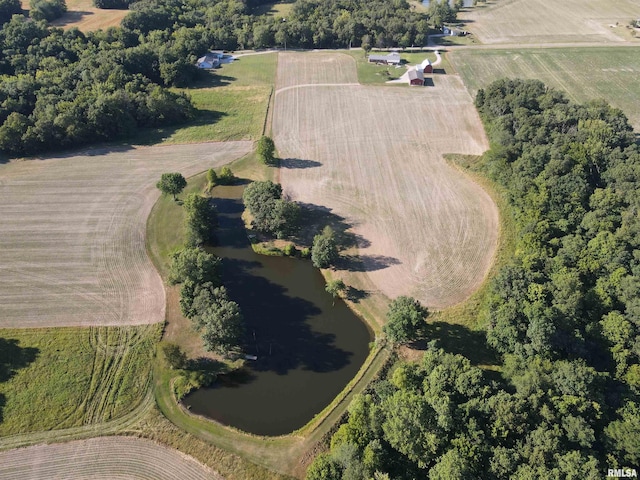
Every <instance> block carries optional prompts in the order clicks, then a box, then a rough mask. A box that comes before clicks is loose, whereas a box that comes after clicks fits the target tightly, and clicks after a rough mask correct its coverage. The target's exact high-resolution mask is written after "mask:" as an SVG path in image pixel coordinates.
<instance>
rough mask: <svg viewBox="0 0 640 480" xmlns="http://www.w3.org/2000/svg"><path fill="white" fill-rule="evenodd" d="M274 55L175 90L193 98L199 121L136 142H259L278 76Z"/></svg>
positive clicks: (256, 57) (246, 59)
mask: <svg viewBox="0 0 640 480" xmlns="http://www.w3.org/2000/svg"><path fill="white" fill-rule="evenodd" d="M276 59H277V55H276V54H275V53H268V54H260V55H248V56H244V57H240V58H238V59H237V60H235V61H234V62H233V63H230V64H225V65H223V66H222V67H221V68H219V69H216V70H214V71H212V72H202V79H201V80H200V81H199V82H197V83H196V84H194V85H192V86H191V87H189V88H183V89H174V90H175V91H179V92H184V93H186V94H188V95H189V96H190V97H191V101H192V103H193V105H194V106H195V107H196V109H197V110H198V113H197V115H196V118H195V119H194V120H192V121H191V122H190V123H188V124H186V125H182V126H178V127H165V128H159V129H149V130H146V131H144V132H142V133H141V134H140V136H139V138H138V139H137V141H138V142H141V143H196V142H213V141H222V142H224V141H230V140H257V139H258V138H259V137H260V136H261V135H262V131H263V128H264V124H265V117H266V115H267V109H268V105H269V101H270V98H271V93H272V90H273V84H274V82H275V74H276Z"/></svg>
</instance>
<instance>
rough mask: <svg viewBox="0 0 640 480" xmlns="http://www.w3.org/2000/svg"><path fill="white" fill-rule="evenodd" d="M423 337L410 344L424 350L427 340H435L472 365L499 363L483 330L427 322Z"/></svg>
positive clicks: (443, 347)
mask: <svg viewBox="0 0 640 480" xmlns="http://www.w3.org/2000/svg"><path fill="white" fill-rule="evenodd" d="M422 332H423V339H421V340H418V341H416V342H413V343H412V344H411V345H410V346H411V348H414V349H416V350H426V348H427V344H428V342H430V341H432V340H436V343H437V346H438V347H440V348H442V349H443V350H444V351H446V352H449V353H454V354H460V355H462V356H464V357H466V358H468V359H469V361H470V362H471V363H472V364H473V365H499V364H500V361H499V359H498V355H497V354H496V352H495V351H494V350H493V349H492V348H491V347H489V346H488V345H487V339H486V336H485V333H484V332H483V331H477V330H470V329H468V328H467V327H464V326H462V325H455V324H450V323H444V322H433V323H427V324H426V325H425V326H424V327H423V328H422Z"/></svg>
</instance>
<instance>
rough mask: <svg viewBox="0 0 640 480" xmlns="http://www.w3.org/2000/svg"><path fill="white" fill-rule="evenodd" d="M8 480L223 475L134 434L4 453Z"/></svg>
mask: <svg viewBox="0 0 640 480" xmlns="http://www.w3.org/2000/svg"><path fill="white" fill-rule="evenodd" d="M0 478H3V479H5V480H45V479H46V480H48V479H53V478H55V479H59V480H62V479H79V478H84V479H92V480H101V479H104V480H113V479H119V480H125V479H126V480H180V479H190V480H206V479H208V480H221V479H222V477H220V475H218V474H217V473H216V472H213V471H211V470H210V469H209V468H207V467H205V466H204V465H201V464H200V463H198V462H197V461H196V460H195V459H193V458H191V457H189V456H187V455H184V454H181V453H180V452H177V451H176V450H171V449H169V448H166V447H164V446H162V445H158V444H156V443H154V442H151V441H149V440H143V439H139V438H132V437H102V438H92V439H90V440H79V441H73V442H69V443H60V444H53V445H37V446H34V447H27V448H20V449H16V450H9V451H6V452H0Z"/></svg>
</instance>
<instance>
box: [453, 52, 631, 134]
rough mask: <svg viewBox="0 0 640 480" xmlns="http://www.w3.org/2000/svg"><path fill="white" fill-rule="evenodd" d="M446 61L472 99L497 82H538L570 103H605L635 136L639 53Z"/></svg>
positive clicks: (461, 55) (457, 56) (492, 55)
mask: <svg viewBox="0 0 640 480" xmlns="http://www.w3.org/2000/svg"><path fill="white" fill-rule="evenodd" d="M449 60H450V61H451V63H452V64H453V65H454V66H455V68H456V70H457V71H458V73H460V75H461V76H462V78H463V79H464V83H465V85H466V86H467V87H468V88H469V91H470V93H471V94H472V95H475V93H476V92H477V90H478V89H479V88H482V87H485V86H486V85H488V84H489V83H491V82H492V81H494V80H497V79H499V78H505V77H506V78H533V79H538V80H541V81H543V82H544V83H545V84H546V85H548V86H550V87H554V88H557V89H559V90H562V91H563V92H565V93H566V94H567V97H568V98H570V99H571V100H573V101H575V102H585V101H587V100H593V99H598V98H603V99H605V100H606V101H607V102H608V103H610V104H611V105H613V106H615V107H618V108H620V109H622V111H624V112H625V114H626V115H627V117H629V120H630V121H631V124H632V125H633V126H634V128H635V129H636V131H640V49H636V48H626V47H601V48H596V47H589V48H562V49H559V48H530V49H495V50H494V49H492V50H472V49H465V50H455V51H452V52H450V54H449Z"/></svg>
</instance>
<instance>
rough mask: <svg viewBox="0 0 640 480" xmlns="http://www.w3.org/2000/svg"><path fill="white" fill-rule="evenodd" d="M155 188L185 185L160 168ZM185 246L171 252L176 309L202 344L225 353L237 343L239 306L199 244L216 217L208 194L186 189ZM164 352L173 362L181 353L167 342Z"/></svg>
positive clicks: (169, 190)
mask: <svg viewBox="0 0 640 480" xmlns="http://www.w3.org/2000/svg"><path fill="white" fill-rule="evenodd" d="M157 186H158V188H159V189H160V190H162V192H163V193H165V194H171V195H174V199H175V198H176V197H175V195H177V194H179V193H180V192H181V191H182V190H183V189H184V187H185V186H186V181H185V180H184V177H183V176H182V175H181V174H179V173H165V174H162V176H161V180H160V181H159V182H158V185H157ZM182 205H183V208H184V211H185V237H186V246H185V247H184V248H182V249H180V250H178V251H176V252H174V253H173V254H172V256H171V260H172V262H171V268H170V270H169V283H170V284H172V285H176V284H181V285H182V286H181V288H180V310H181V311H182V314H183V315H184V316H185V317H187V318H189V319H190V320H191V321H192V322H193V327H194V329H195V330H196V331H197V332H199V333H200V335H201V337H202V341H203V343H204V348H205V350H208V351H214V352H217V353H221V354H226V353H228V352H229V351H232V350H234V349H235V348H237V347H238V346H239V345H240V342H241V340H242V335H243V331H244V322H243V317H242V313H241V312H240V307H239V306H238V304H237V303H236V302H234V301H232V300H231V299H230V298H229V295H228V293H227V290H226V289H225V287H224V286H223V285H222V279H221V276H220V267H221V259H220V258H219V257H217V256H215V255H214V254H212V253H208V252H206V251H205V250H204V249H203V248H202V245H203V244H206V243H210V242H211V241H212V240H213V235H214V227H215V225H216V221H217V215H216V210H215V206H214V205H213V204H212V203H211V199H210V198H208V197H204V196H202V195H200V194H198V193H190V194H188V195H187V196H186V198H185V199H184V201H183V203H182ZM165 350H166V351H165V356H166V358H167V360H168V361H169V363H170V365H171V366H173V367H174V368H181V367H180V366H179V365H181V364H184V363H185V362H184V358H183V357H182V356H180V355H179V349H178V350H176V348H175V346H173V345H171V344H168V346H166V349H165Z"/></svg>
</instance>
